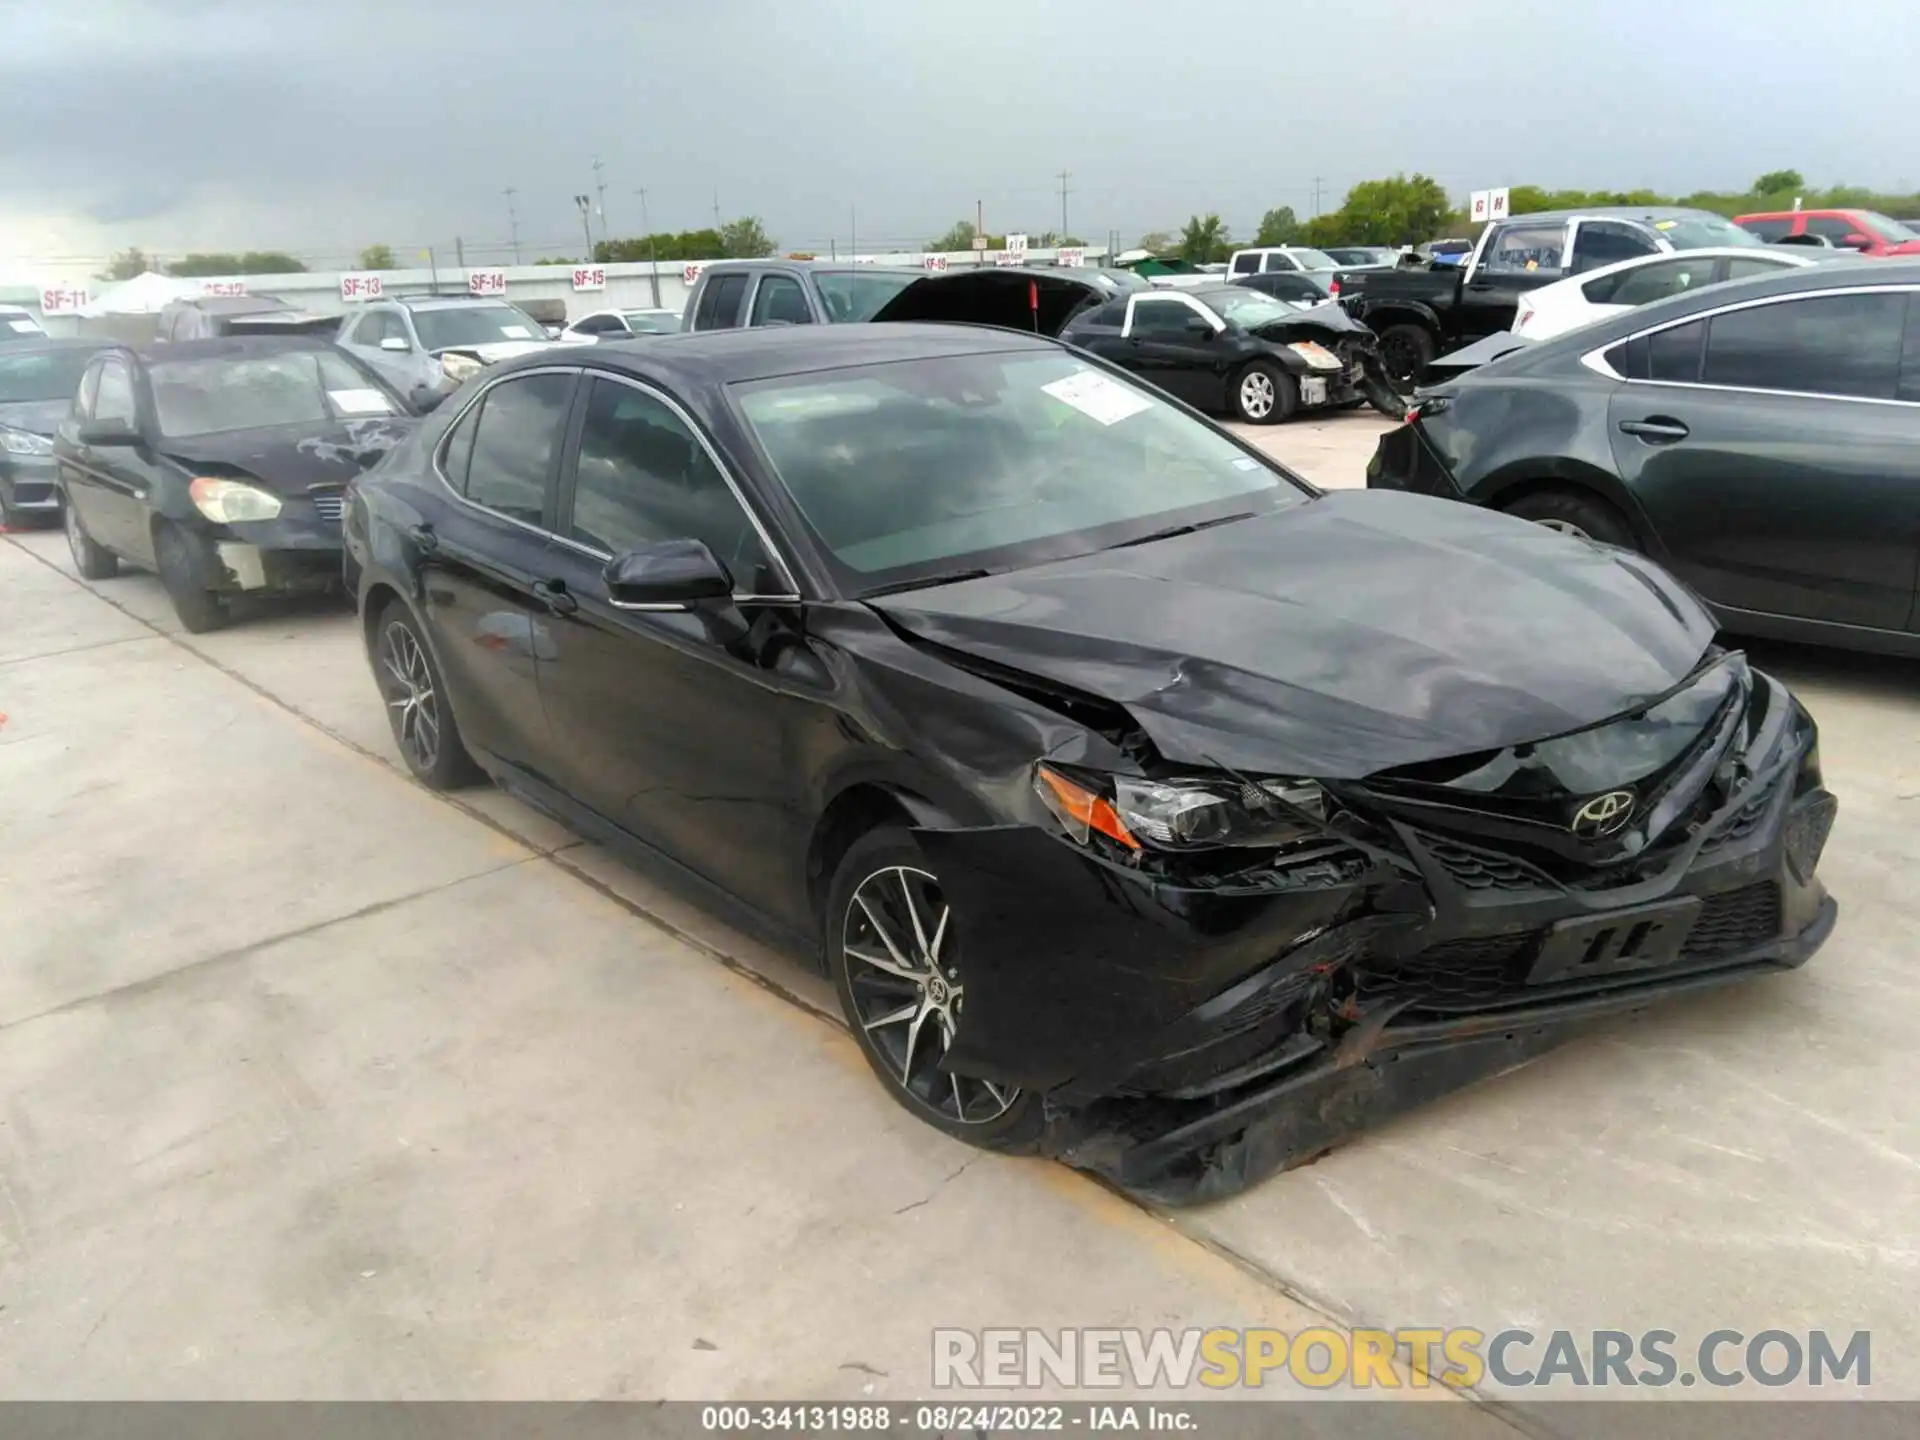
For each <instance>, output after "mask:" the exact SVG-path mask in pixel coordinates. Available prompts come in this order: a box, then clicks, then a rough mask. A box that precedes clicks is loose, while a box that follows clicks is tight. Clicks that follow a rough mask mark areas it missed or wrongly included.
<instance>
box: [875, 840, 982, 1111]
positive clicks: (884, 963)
mask: <svg viewBox="0 0 1920 1440" xmlns="http://www.w3.org/2000/svg"><path fill="white" fill-rule="evenodd" d="M951 917H952V910H951V907H949V906H948V904H947V903H946V900H945V898H944V897H943V896H942V894H941V892H940V882H939V881H938V880H936V879H934V877H933V876H931V875H929V874H928V873H927V872H926V871H924V870H916V869H912V868H910V867H908V866H904V865H891V866H888V867H887V868H886V869H884V870H876V871H874V872H873V874H871V875H869V876H867V878H866V879H864V880H862V881H861V882H860V884H859V885H858V886H856V887H855V888H854V892H853V898H852V899H851V900H849V901H848V902H847V913H846V918H845V922H844V927H843V930H842V933H841V946H842V948H843V949H844V951H845V953H846V961H847V964H846V972H847V981H848V988H849V989H850V990H851V992H852V995H853V1005H854V1011H855V1013H856V1014H857V1015H858V1017H859V1024H860V1027H861V1029H862V1030H864V1031H865V1032H866V1037H867V1042H868V1044H870V1045H871V1046H872V1047H873V1048H874V1049H875V1050H876V1051H878V1052H879V1053H880V1055H881V1056H882V1057H883V1058H884V1060H885V1062H886V1065H885V1069H886V1072H887V1074H888V1076H889V1078H891V1079H892V1080H893V1081H894V1083H895V1084H897V1085H898V1086H899V1087H900V1088H901V1089H902V1090H904V1091H906V1092H907V1094H908V1095H910V1096H912V1097H913V1099H914V1100H916V1101H918V1102H919V1103H920V1104H921V1105H923V1106H925V1107H926V1108H928V1109H929V1110H932V1111H934V1112H935V1113H937V1114H938V1115H940V1116H941V1117H942V1118H943V1119H945V1120H949V1121H954V1122H957V1123H959V1124H962V1125H985V1124H988V1123H990V1122H992V1121H994V1120H998V1119H999V1118H1000V1117H1001V1116H1002V1115H1004V1114H1006V1113H1007V1111H1008V1110H1009V1109H1010V1108H1011V1107H1012V1105H1013V1103H1014V1101H1016V1100H1018V1099H1019V1098H1020V1092H1019V1090H1018V1089H1016V1088H1014V1087H1012V1086H1004V1085H996V1084H994V1083H993V1082H992V1081H991V1080H977V1079H974V1078H973V1077H971V1076H966V1075H956V1074H954V1073H952V1072H951V1071H946V1070H942V1069H941V1068H940V1065H939V1061H940V1059H941V1058H942V1057H943V1056H945V1055H946V1053H947V1052H948V1051H949V1050H951V1049H952V1048H953V1039H954V1036H955V1034H956V1033H958V1031H959V1027H960V1015H961V1010H962V1008H963V1006H964V1004H965V1000H966V987H965V986H964V985H963V984H962V983H961V979H960V967H959V964H958V959H957V953H956V952H957V950H958V946H957V944H956V943H955V941H954V940H953V937H952V936H951V935H950V934H949V932H948V921H949V920H950V919H951Z"/></svg>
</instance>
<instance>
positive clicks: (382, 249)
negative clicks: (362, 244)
mask: <svg viewBox="0 0 1920 1440" xmlns="http://www.w3.org/2000/svg"><path fill="white" fill-rule="evenodd" d="M360 268H361V269H362V270H392V269H395V268H397V267H396V266H395V265H394V263H393V248H392V247H391V246H388V245H369V246H367V248H366V249H364V250H362V251H361V252H360Z"/></svg>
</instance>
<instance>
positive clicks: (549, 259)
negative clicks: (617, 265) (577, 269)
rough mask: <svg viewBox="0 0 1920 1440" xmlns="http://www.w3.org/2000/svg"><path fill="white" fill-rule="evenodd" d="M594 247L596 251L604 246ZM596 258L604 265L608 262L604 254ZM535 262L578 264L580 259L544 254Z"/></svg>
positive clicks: (620, 242) (618, 242) (538, 263)
mask: <svg viewBox="0 0 1920 1440" xmlns="http://www.w3.org/2000/svg"><path fill="white" fill-rule="evenodd" d="M615 243H616V244H625V243H626V242H625V241H616V242H615ZM593 248H594V249H595V250H596V251H598V250H600V249H601V248H602V246H599V245H596V246H594V247H593ZM595 258H597V259H599V260H600V263H601V264H603V265H604V264H606V263H607V261H606V259H605V257H603V256H596V257H595ZM533 263H534V264H536V265H578V264H579V263H580V262H579V261H578V260H575V259H574V258H573V257H572V256H570V255H542V256H541V257H540V258H539V259H538V260H536V261H534V262H533Z"/></svg>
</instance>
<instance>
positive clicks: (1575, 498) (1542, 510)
mask: <svg viewBox="0 0 1920 1440" xmlns="http://www.w3.org/2000/svg"><path fill="white" fill-rule="evenodd" d="M1504 508H1505V509H1506V512H1507V514H1509V515H1513V516H1516V517H1517V518H1519V519H1521V520H1531V521H1533V523H1534V524H1536V525H1544V526H1546V527H1547V528H1548V529H1549V530H1558V531H1560V532H1562V533H1563V534H1567V535H1574V536H1577V537H1579V538H1580V539H1582V540H1598V541H1599V542H1600V543H1601V544H1603V545H1618V546H1619V547H1620V548H1621V549H1623V550H1638V549H1639V548H1640V542H1639V541H1638V540H1637V539H1635V538H1634V533H1633V527H1632V526H1631V525H1629V524H1628V523H1627V517H1626V516H1624V515H1622V514H1621V513H1620V512H1619V511H1618V510H1616V509H1615V508H1614V507H1613V506H1611V505H1609V504H1608V503H1607V502H1606V501H1604V500H1602V499H1600V498H1599V496H1597V495H1583V494H1581V493H1580V492H1578V491H1575V490H1535V491H1533V492H1532V493H1530V494H1527V495H1522V496H1521V497H1520V498H1519V499H1518V500H1516V501H1514V502H1513V504H1511V505H1508V506H1506V507H1504Z"/></svg>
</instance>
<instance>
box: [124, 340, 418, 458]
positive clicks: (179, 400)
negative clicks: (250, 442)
mask: <svg viewBox="0 0 1920 1440" xmlns="http://www.w3.org/2000/svg"><path fill="white" fill-rule="evenodd" d="M151 376H152V380H153V408H154V415H155V418H157V419H158V420H159V422H160V433H161V434H162V435H165V436H170V437H182V436H187V435H216V434H219V433H220V432H221V431H225V430H254V429H260V428H264V427H266V426H269V425H320V424H326V423H329V422H331V421H333V420H350V419H353V418H356V417H358V416H364V415H392V414H395V413H396V409H397V407H396V406H395V405H394V403H393V401H392V400H390V399H389V398H388V397H387V394H386V392H385V391H384V390H381V389H379V388H377V387H376V386H375V385H374V383H373V381H372V380H371V379H369V378H368V377H367V376H365V375H363V374H362V373H361V372H360V371H359V370H358V369H356V368H355V367H354V366H353V365H351V364H350V363H348V362H347V361H346V360H343V359H342V358H341V357H340V356H338V355H332V354H328V353H327V352H326V351H323V350H295V351H289V352H287V353H285V354H279V355H242V356H231V355H220V356H208V357H207V358H205V359H201V360H161V361H159V362H157V363H156V364H155V365H154V366H153V369H152V371H151Z"/></svg>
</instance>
